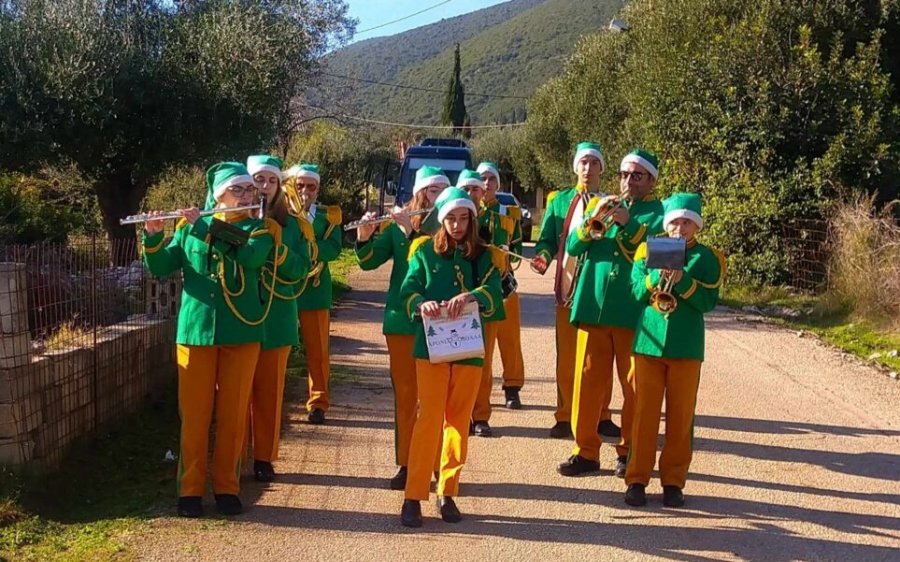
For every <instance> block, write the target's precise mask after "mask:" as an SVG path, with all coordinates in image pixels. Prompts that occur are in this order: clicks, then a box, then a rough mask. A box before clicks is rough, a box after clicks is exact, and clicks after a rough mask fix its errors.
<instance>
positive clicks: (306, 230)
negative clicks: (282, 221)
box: [294, 217, 316, 242]
mask: <svg viewBox="0 0 900 562" xmlns="http://www.w3.org/2000/svg"><path fill="white" fill-rule="evenodd" d="M294 218H295V219H297V225H298V226H299V227H300V233H301V234H302V235H303V238H304V239H305V240H306V241H307V242H315V241H316V230H315V228H313V225H312V223H311V222H309V221H308V220H306V218H304V217H294Z"/></svg>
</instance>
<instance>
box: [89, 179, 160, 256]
mask: <svg viewBox="0 0 900 562" xmlns="http://www.w3.org/2000/svg"><path fill="white" fill-rule="evenodd" d="M94 192H95V193H96V194H97V200H98V202H99V204H100V212H101V214H102V215H103V228H104V229H105V230H106V234H107V237H108V239H109V243H110V258H111V262H112V264H111V265H128V264H130V263H131V262H132V261H134V260H136V259H137V257H138V255H137V244H135V243H134V241H135V240H136V238H135V227H134V225H121V224H119V219H121V218H124V217H126V216H128V215H133V214H135V213H136V212H137V211H138V209H139V208H140V205H141V201H142V200H143V199H144V195H146V193H147V182H145V181H139V182H135V181H134V180H133V179H132V177H131V170H120V171H118V172H116V173H114V174H111V175H109V176H107V177H104V178H101V179H99V180H98V181H97V182H96V183H95V184H94Z"/></svg>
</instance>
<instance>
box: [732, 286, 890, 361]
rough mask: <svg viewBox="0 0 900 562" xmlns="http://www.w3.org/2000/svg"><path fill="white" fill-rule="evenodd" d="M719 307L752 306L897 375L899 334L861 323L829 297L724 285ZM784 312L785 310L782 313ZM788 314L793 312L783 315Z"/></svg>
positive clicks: (884, 327) (855, 316) (843, 306)
mask: <svg viewBox="0 0 900 562" xmlns="http://www.w3.org/2000/svg"><path fill="white" fill-rule="evenodd" d="M721 302H722V304H724V305H726V306H730V307H732V308H737V309H741V308H743V307H745V306H755V307H757V308H759V309H760V310H761V311H762V312H763V313H765V314H767V315H774V316H775V317H776V318H775V320H776V321H777V322H779V323H781V324H783V325H785V326H788V327H790V328H794V329H797V330H806V331H808V332H812V333H814V334H816V335H817V336H819V337H820V338H822V340H823V341H825V342H826V343H828V344H831V345H833V346H835V347H839V348H841V349H843V350H844V351H846V352H847V353H852V354H853V355H856V356H857V357H859V358H861V359H865V360H869V358H870V357H873V356H875V355H877V357H873V359H871V360H873V361H876V362H877V363H880V364H881V365H883V366H885V367H887V368H889V369H891V370H894V371H900V357H890V354H891V353H892V352H896V351H897V350H900V332H898V331H897V330H895V329H892V328H891V325H890V324H883V325H882V324H877V323H874V322H872V321H870V320H865V319H861V318H859V317H858V315H855V314H854V313H853V312H852V311H851V310H850V308H849V307H847V306H845V305H842V304H841V303H840V302H839V301H838V300H837V299H835V298H834V297H831V296H819V295H813V294H809V293H801V292H796V291H791V290H789V289H788V288H785V287H751V286H742V285H731V286H729V285H726V286H725V288H724V290H723V292H722V298H721ZM785 309H787V310H785ZM788 310H791V311H797V313H795V314H794V315H787V314H784V312H787V311H788Z"/></svg>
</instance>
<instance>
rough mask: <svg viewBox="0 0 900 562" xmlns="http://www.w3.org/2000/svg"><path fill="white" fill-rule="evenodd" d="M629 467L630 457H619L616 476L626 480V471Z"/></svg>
mask: <svg viewBox="0 0 900 562" xmlns="http://www.w3.org/2000/svg"><path fill="white" fill-rule="evenodd" d="M627 466H628V457H619V458H617V459H616V476H618V477H619V478H625V469H626V468H627Z"/></svg>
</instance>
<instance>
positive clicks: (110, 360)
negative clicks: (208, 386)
mask: <svg viewBox="0 0 900 562" xmlns="http://www.w3.org/2000/svg"><path fill="white" fill-rule="evenodd" d="M25 279H26V275H25V265H24V264H18V263H0V465H23V464H34V465H38V466H41V467H53V466H55V465H57V464H58V463H59V461H60V460H61V459H62V458H63V456H64V455H65V453H66V451H67V450H68V448H69V446H70V445H71V444H72V442H73V441H75V440H76V439H78V438H79V437H82V436H85V435H87V434H89V433H91V432H93V431H95V430H96V429H98V428H100V427H102V426H104V425H106V424H109V423H111V422H115V421H117V420H120V419H122V418H123V417H124V416H126V415H128V414H130V413H133V412H135V411H136V410H138V409H139V407H140V406H141V405H142V404H144V403H146V402H147V401H148V400H149V399H150V398H151V397H152V395H153V394H154V393H156V392H158V391H159V390H160V389H161V388H162V387H163V385H164V383H165V382H166V381H167V380H169V381H170V380H172V379H173V378H174V377H175V372H176V370H175V361H174V353H175V346H174V341H175V316H176V315H177V303H178V297H179V296H180V290H181V288H180V282H177V281H172V280H168V281H157V280H154V279H152V278H150V277H149V276H148V277H147V278H146V281H145V283H144V291H145V295H146V306H147V310H148V311H152V313H147V314H139V315H132V316H130V318H129V320H128V321H127V322H121V323H118V324H113V325H110V326H102V327H93V328H91V329H90V330H89V331H86V332H84V337H82V338H81V339H80V340H78V342H77V344H75V345H71V346H62V347H59V346H57V347H55V348H53V349H52V350H41V349H40V347H39V346H36V345H33V342H32V340H31V337H30V334H29V331H28V323H27V320H28V310H27V305H26V303H27V298H26V294H27V291H26V286H25ZM100 298H101V299H102V295H101V296H100Z"/></svg>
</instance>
